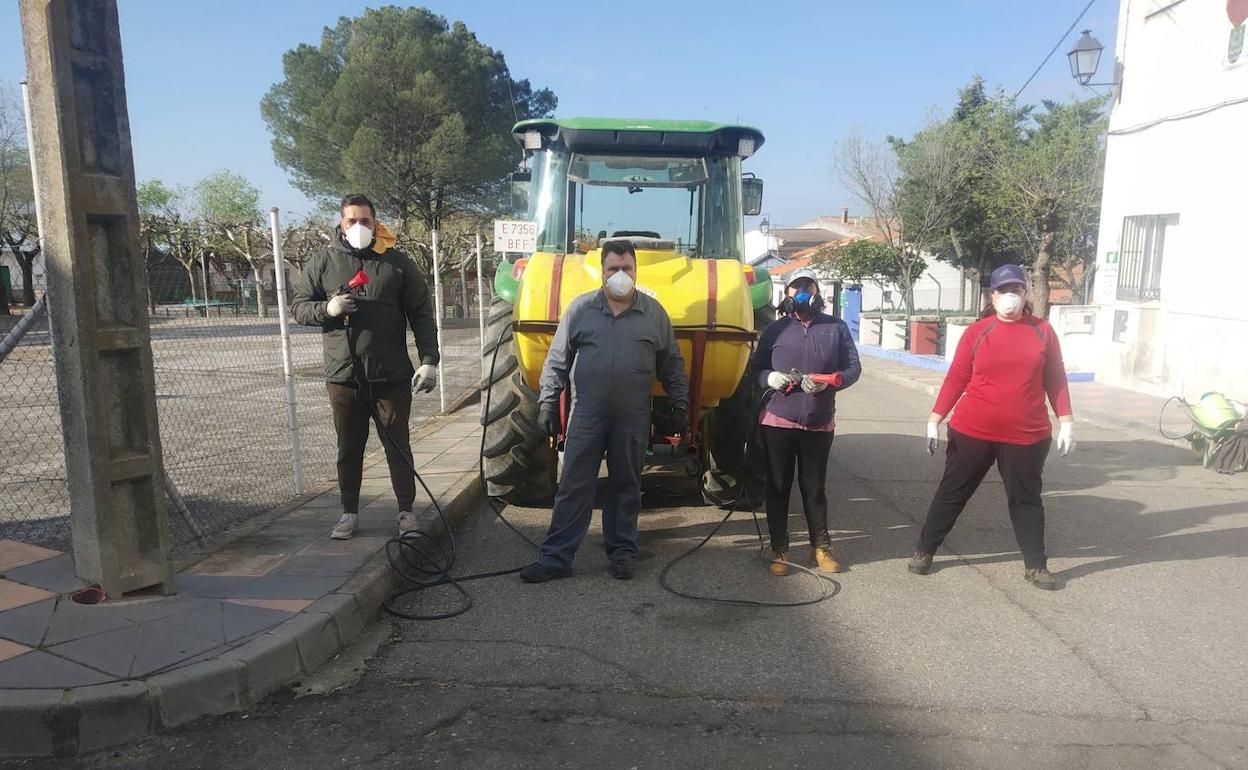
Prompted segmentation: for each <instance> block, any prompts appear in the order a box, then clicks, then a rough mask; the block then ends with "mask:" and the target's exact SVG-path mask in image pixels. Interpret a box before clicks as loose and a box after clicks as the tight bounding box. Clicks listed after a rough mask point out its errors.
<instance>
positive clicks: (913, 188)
mask: <svg viewBox="0 0 1248 770" xmlns="http://www.w3.org/2000/svg"><path fill="white" fill-rule="evenodd" d="M835 167H836V172H837V175H838V176H839V177H840V180H841V183H842V184H844V185H845V187H846V188H848V189H849V191H850V192H851V193H852V194H853V195H854V196H855V197H857V198H858V200H859V201H861V202H862V204H863V205H864V206H866V208H867V210H868V211H869V212H870V213H871V218H872V222H873V225H874V227H875V229H876V231H877V233H878V234H879V236H880V239H881V241H882V242H883V244H884V245H885V246H886V247H887V248H888V253H889V254H890V256H891V262H892V265H891V269H890V270H889V271H888V277H889V278H891V279H892V280H894V281H895V282H896V284H897V287H898V288H899V289H900V290H901V294H902V298H903V301H904V302H905V306H906V312H907V313H908V314H912V313H914V284H915V282H916V281H917V280H918V279H919V278H920V277H921V276H922V275H923V271H924V270H925V269H926V260H925V258H924V256H925V253H927V251H928V250H929V249H931V248H933V246H934V244H936V243H938V242H941V241H942V240H943V239H945V238H947V237H948V232H949V224H950V221H951V219H952V216H953V211H954V202H955V192H956V189H957V185H958V178H959V174H960V173H961V166H960V164H959V163H958V159H957V152H956V147H955V144H954V142H953V141H952V138H951V137H950V136H949V135H948V132H947V131H944V130H942V129H941V127H940V126H938V125H932V126H930V127H929V128H928V129H927V130H926V131H924V132H923V134H921V136H920V137H918V138H916V141H914V142H911V143H909V144H907V143H904V142H901V141H899V140H896V139H890V141H889V144H885V143H881V142H872V141H868V140H866V139H864V138H863V137H862V136H861V135H859V134H857V133H853V132H851V133H849V134H847V135H846V136H845V137H844V138H842V139H841V141H840V144H839V146H838V148H837V154H836V161H835Z"/></svg>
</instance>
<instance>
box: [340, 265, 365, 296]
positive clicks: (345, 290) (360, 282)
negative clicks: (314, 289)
mask: <svg viewBox="0 0 1248 770" xmlns="http://www.w3.org/2000/svg"><path fill="white" fill-rule="evenodd" d="M367 285H368V273H366V272H364V271H363V270H359V271H357V272H356V274H355V275H353V276H351V280H350V281H347V282H346V283H344V284H343V285H341V286H339V287H338V293H339V294H354V293H355V290H356V289H358V288H360V287H361V286H367Z"/></svg>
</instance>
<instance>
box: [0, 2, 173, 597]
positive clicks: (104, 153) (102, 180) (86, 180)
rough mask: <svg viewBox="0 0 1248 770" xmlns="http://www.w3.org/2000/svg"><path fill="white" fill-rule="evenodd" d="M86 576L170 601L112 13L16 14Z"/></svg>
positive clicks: (69, 5) (77, 559)
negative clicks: (166, 595)
mask: <svg viewBox="0 0 1248 770" xmlns="http://www.w3.org/2000/svg"><path fill="white" fill-rule="evenodd" d="M19 7H20V11H21V20H22V34H23V38H24V40H25V47H26V68H27V75H26V77H27V81H28V83H29V87H30V102H31V104H30V107H31V124H32V129H33V135H34V146H33V147H31V148H30V150H31V157H32V158H33V160H34V164H35V170H36V174H37V179H38V185H37V186H38V190H39V201H40V205H41V209H42V214H43V223H44V226H45V228H46V230H45V231H44V233H43V243H44V253H45V254H46V255H47V257H46V258H47V265H48V294H49V298H50V310H51V321H52V324H53V330H54V335H53V336H54V339H55V340H56V342H57V350H56V355H55V360H56V380H57V395H58V396H59V399H60V407H61V426H62V431H63V433H64V438H65V442H64V443H65V468H66V472H67V474H68V478H69V496H70V522H71V525H72V529H73V539H74V563H75V565H76V568H77V571H78V575H79V576H80V577H82V578H83V579H85V580H89V581H92V582H97V583H99V584H100V586H101V587H102V588H103V589H104V590H105V591H106V592H108V594H109V595H110V596H121V595H122V594H125V593H129V592H132V591H137V590H140V589H144V588H151V587H158V588H159V589H161V590H162V591H165V592H168V591H170V590H172V578H171V574H170V568H169V531H168V520H167V517H166V512H165V497H164V488H163V486H162V484H161V482H160V473H161V453H160V435H159V431H158V428H157V422H156V396H155V384H154V381H153V377H152V352H151V345H150V332H149V327H148V317H147V306H146V284H147V273H146V268H145V265H144V261H143V252H142V249H140V248H139V245H138V207H137V202H136V199H135V187H134V159H133V157H132V155H131V151H130V122H129V117H128V113H127V111H126V89H125V75H124V72H123V70H122V60H121V35H120V30H119V28H118V23H117V4H116V2H115V0H20V3H19Z"/></svg>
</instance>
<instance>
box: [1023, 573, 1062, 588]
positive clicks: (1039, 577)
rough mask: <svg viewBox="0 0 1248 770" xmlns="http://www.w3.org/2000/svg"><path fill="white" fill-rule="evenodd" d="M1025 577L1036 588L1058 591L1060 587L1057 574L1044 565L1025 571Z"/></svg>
mask: <svg viewBox="0 0 1248 770" xmlns="http://www.w3.org/2000/svg"><path fill="white" fill-rule="evenodd" d="M1023 577H1025V578H1027V582H1028V583H1031V584H1032V585H1033V586H1035V587H1036V588H1043V589H1044V590H1046V591H1056V590H1057V588H1058V583H1057V576H1056V575H1054V574H1053V573H1052V572H1049V571H1048V570H1047V569H1045V568H1044V567H1040V568H1039V569H1029V570H1027V571H1026V572H1024V573H1023Z"/></svg>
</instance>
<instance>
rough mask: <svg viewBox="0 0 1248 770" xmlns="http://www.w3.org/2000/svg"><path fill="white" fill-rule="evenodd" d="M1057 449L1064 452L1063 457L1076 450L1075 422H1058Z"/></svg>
mask: <svg viewBox="0 0 1248 770" xmlns="http://www.w3.org/2000/svg"><path fill="white" fill-rule="evenodd" d="M1057 451H1059V452H1061V453H1062V457H1065V456H1066V455H1068V454H1070V453H1071V452H1073V451H1075V424H1074V423H1073V422H1063V423H1059V424H1058V428H1057Z"/></svg>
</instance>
